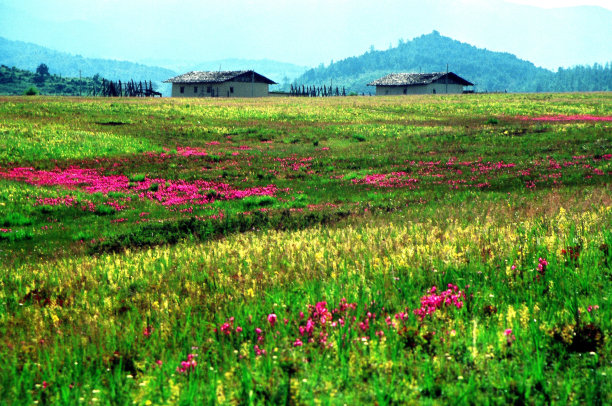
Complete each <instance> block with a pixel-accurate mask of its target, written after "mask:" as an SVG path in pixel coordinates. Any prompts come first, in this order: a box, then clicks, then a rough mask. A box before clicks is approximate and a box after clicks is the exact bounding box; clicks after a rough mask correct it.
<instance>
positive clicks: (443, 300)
mask: <svg viewBox="0 0 612 406" xmlns="http://www.w3.org/2000/svg"><path fill="white" fill-rule="evenodd" d="M447 287H448V289H446V290H445V291H442V292H440V294H437V293H436V291H437V288H436V287H435V286H432V287H431V289H429V291H428V292H427V293H429V294H428V295H425V296H423V297H422V298H421V307H420V308H418V309H415V310H414V314H416V315H417V316H419V318H420V319H421V320H423V319H424V318H425V317H426V316H428V315H430V314H432V313H434V312H435V311H436V310H438V309H441V308H443V307H450V306H454V307H456V308H457V309H461V308H462V307H463V301H462V300H461V298H465V294H464V293H463V292H462V291H460V290H459V287H458V286H457V285H453V284H452V283H449V284H448V286H447Z"/></svg>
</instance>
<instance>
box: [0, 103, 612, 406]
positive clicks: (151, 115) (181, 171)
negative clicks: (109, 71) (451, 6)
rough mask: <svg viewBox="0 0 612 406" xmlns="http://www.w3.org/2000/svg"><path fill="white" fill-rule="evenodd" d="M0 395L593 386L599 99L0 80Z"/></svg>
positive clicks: (599, 367)
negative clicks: (120, 88) (175, 93)
mask: <svg viewBox="0 0 612 406" xmlns="http://www.w3.org/2000/svg"><path fill="white" fill-rule="evenodd" d="M0 139H1V140H2V148H0V272H1V273H2V278H1V279H0V359H1V360H2V363H0V399H2V401H3V402H5V403H7V404H34V403H36V404H39V405H40V404H138V405H149V404H168V405H170V404H278V403H282V404H319V403H320V404H379V405H383V404H406V403H407V404H421V403H423V404H449V403H450V404H483V403H485V404H487V403H493V404H508V403H514V404H525V403H528V404H547V403H554V404H607V403H612V395H611V394H612V383H611V382H612V381H611V379H610V376H611V375H612V360H611V356H612V351H611V350H612V344H611V343H610V333H611V331H612V322H611V320H612V317H611V308H610V299H611V298H610V295H611V294H612V251H611V246H612V190H611V181H612V95H610V94H605V93H592V94H533V95H520V94H495V95H460V96H434V97H432V96H426V97H419V96H415V97H396V98H386V97H380V98H378V97H376V98H375V97H345V98H327V99H295V98H278V99H276V98H274V99H260V100H254V99H250V100H247V99H243V100H241V99H232V100H220V99H207V100H193V99H191V100H179V99H175V100H170V99H157V100H143V99H122V100H112V99H105V100H99V99H76V98H75V99H70V98H50V97H39V98H19V97H5V98H0Z"/></svg>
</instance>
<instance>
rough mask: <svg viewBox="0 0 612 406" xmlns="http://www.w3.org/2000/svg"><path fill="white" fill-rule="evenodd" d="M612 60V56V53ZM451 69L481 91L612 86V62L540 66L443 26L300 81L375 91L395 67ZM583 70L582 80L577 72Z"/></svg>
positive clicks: (308, 74) (398, 69) (309, 73)
mask: <svg viewBox="0 0 612 406" xmlns="http://www.w3.org/2000/svg"><path fill="white" fill-rule="evenodd" d="M610 57H611V60H612V55H610ZM447 65H448V69H449V70H450V71H452V72H454V73H456V74H458V75H459V76H461V77H463V78H465V79H467V80H469V81H470V82H472V83H475V85H476V86H475V90H476V91H479V92H483V91H488V92H499V91H502V92H503V91H509V92H537V91H593V90H612V66H611V65H610V64H607V65H606V66H605V67H603V66H599V65H595V66H593V67H578V68H573V69H562V70H560V71H559V73H556V72H552V71H550V70H547V69H544V68H538V67H536V66H535V65H534V64H533V63H531V62H528V61H524V60H521V59H519V58H517V57H516V56H514V55H512V54H509V53H504V52H492V51H488V50H486V49H481V48H476V47H474V46H472V45H469V44H464V43H462V42H459V41H455V40H453V39H452V38H448V37H445V36H442V35H440V33H438V32H437V31H434V32H432V33H431V34H427V35H422V36H420V37H417V38H415V39H413V40H412V41H401V42H400V44H399V45H398V46H397V47H391V48H389V49H388V50H386V51H376V50H373V49H372V50H370V51H369V52H366V53H364V54H363V55H361V56H357V57H352V58H346V59H343V60H341V61H338V62H334V63H331V64H330V65H328V66H323V65H321V66H319V67H318V68H314V69H310V70H308V71H307V72H305V73H304V74H303V75H302V76H300V77H299V78H297V79H296V80H295V83H296V84H298V85H301V84H305V85H315V86H320V85H324V84H325V85H330V84H333V86H341V87H342V86H344V87H345V88H346V89H347V91H352V92H357V93H365V94H368V93H374V92H375V89H373V88H371V87H367V84H368V83H369V82H371V81H373V80H374V79H377V78H380V77H382V76H384V75H387V74H388V73H391V72H415V73H418V72H443V71H446V69H447ZM576 75H579V77H578V79H579V80H576V78H575V77H574V76H576Z"/></svg>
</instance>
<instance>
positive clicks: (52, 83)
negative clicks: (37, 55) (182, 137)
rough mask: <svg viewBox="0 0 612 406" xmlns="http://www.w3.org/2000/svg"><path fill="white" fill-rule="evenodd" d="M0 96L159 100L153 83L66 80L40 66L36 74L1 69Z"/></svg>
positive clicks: (86, 79)
mask: <svg viewBox="0 0 612 406" xmlns="http://www.w3.org/2000/svg"><path fill="white" fill-rule="evenodd" d="M0 94H12V95H19V94H28V95H33V94H47V95H58V96H59V95H62V96H103V97H152V96H160V97H161V93H160V92H157V91H155V89H154V88H153V83H152V81H140V82H136V81H134V80H130V81H127V82H122V81H120V80H119V81H112V80H106V79H104V78H102V77H101V76H100V75H98V74H96V75H94V76H93V77H77V78H69V77H68V78H67V77H62V76H60V75H54V74H51V73H49V67H48V66H47V65H46V64H44V63H41V64H40V65H38V67H37V68H36V71H35V72H31V71H27V70H23V69H18V68H15V67H13V68H9V67H8V66H6V65H0Z"/></svg>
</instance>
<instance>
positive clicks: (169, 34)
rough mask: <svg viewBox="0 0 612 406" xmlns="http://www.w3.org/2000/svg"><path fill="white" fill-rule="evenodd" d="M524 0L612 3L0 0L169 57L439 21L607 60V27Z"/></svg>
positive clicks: (19, 33)
mask: <svg viewBox="0 0 612 406" xmlns="http://www.w3.org/2000/svg"><path fill="white" fill-rule="evenodd" d="M519 3H520V4H519ZM525 4H527V5H529V6H537V7H553V6H554V7H560V6H576V5H594V6H600V7H605V8H607V9H608V10H612V0H583V1H580V0H376V1H374V0H222V1H219V0H0V36H3V37H6V38H8V39H12V40H21V41H26V42H33V43H36V44H39V45H43V46H46V47H49V48H53V49H57V50H60V51H66V52H70V53H73V54H81V55H83V56H87V57H101V58H112V59H124V60H131V61H137V62H145V63H149V64H158V65H164V64H166V66H167V65H168V64H170V63H173V62H177V61H182V62H188V63H190V62H191V61H209V60H218V59H223V58H243V59H274V60H278V61H283V62H291V63H295V64H300V65H307V66H315V65H318V64H320V63H325V64H327V63H329V62H330V60H332V59H333V60H339V59H342V58H346V57H350V56H356V55H359V54H361V53H363V52H365V51H367V50H368V49H369V48H370V46H374V47H375V48H376V49H386V48H388V47H389V46H390V45H393V46H394V45H396V44H397V42H398V40H399V39H411V38H414V37H416V36H419V35H422V34H427V33H430V32H431V31H433V30H438V31H440V32H441V33H442V34H443V35H447V36H450V37H452V38H454V39H457V40H460V41H463V42H468V43H470V44H473V45H476V46H479V47H485V48H487V49H491V50H496V51H507V52H511V53H514V54H517V55H518V56H519V57H521V58H524V59H528V60H530V61H533V62H534V63H536V65H539V66H545V67H549V68H556V67H558V66H569V65H573V64H577V63H589V64H590V63H593V62H600V63H601V62H603V63H605V62H606V60H602V57H601V55H606V53H605V52H603V51H605V50H604V49H600V51H602V52H599V53H597V52H594V48H593V47H594V46H596V44H597V43H601V41H602V39H601V38H600V37H601V30H599V31H596V30H593V33H590V32H588V31H589V29H588V27H589V24H588V23H589V22H588V21H587V22H586V23H585V22H584V21H582V23H583V24H582V25H581V26H575V27H574V26H567V25H568V24H566V21H568V18H569V17H568V14H567V13H565V14H564V13H563V12H562V11H560V14H558V15H556V17H555V18H556V19H555V20H554V21H552V22H553V23H555V24H557V25H560V26H562V27H563V25H564V24H565V25H566V27H563V28H561V29H560V31H559V32H555V31H554V29H553V28H549V26H548V25H547V24H549V23H551V22H550V21H547V20H549V18H548V16H544V14H542V13H544V11H543V10H542V9H539V8H537V7H528V6H525ZM538 10H539V11H538ZM575 10H578V9H575ZM506 13H507V14H510V13H513V15H514V16H516V15H517V13H518V15H520V16H521V18H518V19H516V18H515V19H514V20H509V21H505V20H504V15H505V14H506ZM521 13H522V14H521ZM577 14H580V15H581V16H582V14H584V15H585V17H584V18H583V19H586V18H592V15H593V13H592V12H591V13H590V14H588V17H586V14H585V13H582V12H579V11H577ZM594 14H595V15H596V16H597V15H598V14H600V16H597V19H598V21H593V27H600V26H604V27H605V26H606V25H609V26H610V27H612V12H609V11H604V10H601V13H594ZM523 15H524V16H525V18H523ZM570 25H571V24H570ZM585 27H587V28H585ZM515 30H518V34H517V33H516V32H515ZM564 35H565V36H567V38H565V37H564ZM611 37H612V35H611ZM564 46H565V47H567V49H563V47H564ZM609 55H610V57H609V58H608V59H612V52H610V53H609Z"/></svg>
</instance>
